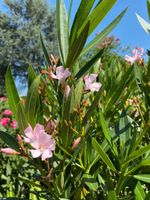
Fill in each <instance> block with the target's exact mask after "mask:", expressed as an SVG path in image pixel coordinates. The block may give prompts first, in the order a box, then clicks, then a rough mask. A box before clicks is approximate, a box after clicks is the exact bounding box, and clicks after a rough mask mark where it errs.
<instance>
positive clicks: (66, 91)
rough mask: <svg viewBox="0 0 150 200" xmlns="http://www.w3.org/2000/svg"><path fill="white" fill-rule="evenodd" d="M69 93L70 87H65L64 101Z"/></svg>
mask: <svg viewBox="0 0 150 200" xmlns="http://www.w3.org/2000/svg"><path fill="white" fill-rule="evenodd" d="M70 91H71V88H70V86H69V85H66V87H65V97H66V99H68V97H69V95H70Z"/></svg>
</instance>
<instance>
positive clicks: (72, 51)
mask: <svg viewBox="0 0 150 200" xmlns="http://www.w3.org/2000/svg"><path fill="white" fill-rule="evenodd" d="M89 26H90V22H89V21H88V22H87V24H86V25H85V27H84V29H83V31H82V32H81V34H80V35H79V37H78V38H77V39H76V40H75V42H74V43H73V44H72V45H71V46H70V47H69V53H68V56H67V62H66V67H69V68H71V67H72V66H73V65H74V63H75V61H76V60H77V59H78V57H79V55H80V53H81V51H82V49H83V47H84V45H85V43H86V40H87V36H88V31H89Z"/></svg>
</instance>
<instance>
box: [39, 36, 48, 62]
mask: <svg viewBox="0 0 150 200" xmlns="http://www.w3.org/2000/svg"><path fill="white" fill-rule="evenodd" d="M40 40H41V46H42V50H43V53H44V57H45V60H46V64H47V65H48V66H50V65H51V62H50V58H49V54H48V52H47V50H46V47H45V44H44V41H43V37H42V34H41V33H40Z"/></svg>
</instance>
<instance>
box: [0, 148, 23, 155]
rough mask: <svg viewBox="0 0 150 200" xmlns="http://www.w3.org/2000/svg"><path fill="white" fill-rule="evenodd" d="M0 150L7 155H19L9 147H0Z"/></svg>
mask: <svg viewBox="0 0 150 200" xmlns="http://www.w3.org/2000/svg"><path fill="white" fill-rule="evenodd" d="M0 152H2V153H5V154H8V155H19V154H20V153H19V152H17V151H15V150H14V149H11V148H1V149H0Z"/></svg>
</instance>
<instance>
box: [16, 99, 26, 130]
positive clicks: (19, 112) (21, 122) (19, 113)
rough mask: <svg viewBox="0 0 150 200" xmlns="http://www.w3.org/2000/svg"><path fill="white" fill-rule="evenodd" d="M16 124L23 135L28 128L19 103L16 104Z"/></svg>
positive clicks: (23, 111)
mask: <svg viewBox="0 0 150 200" xmlns="http://www.w3.org/2000/svg"><path fill="white" fill-rule="evenodd" d="M17 122H18V127H19V129H20V130H21V132H22V133H23V132H24V130H25V129H26V128H27V126H28V121H27V119H26V115H25V110H24V107H23V105H22V103H21V101H20V102H19V103H18V108H17Z"/></svg>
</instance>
